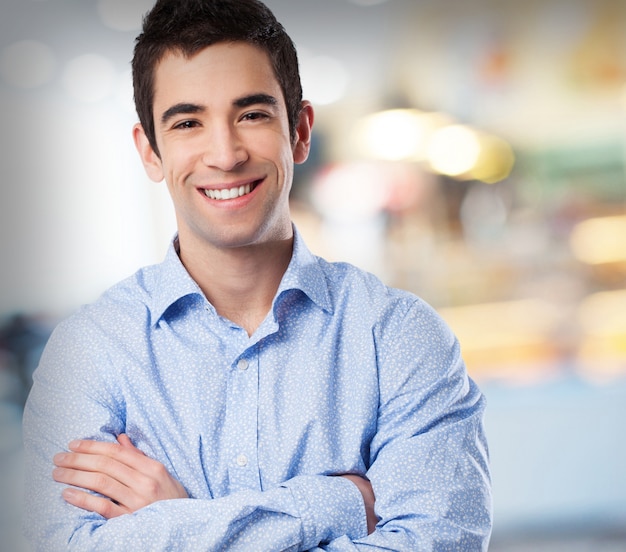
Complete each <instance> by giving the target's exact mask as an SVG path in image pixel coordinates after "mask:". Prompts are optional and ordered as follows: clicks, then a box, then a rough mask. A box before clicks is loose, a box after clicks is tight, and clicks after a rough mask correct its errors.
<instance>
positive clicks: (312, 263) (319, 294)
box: [150, 225, 332, 325]
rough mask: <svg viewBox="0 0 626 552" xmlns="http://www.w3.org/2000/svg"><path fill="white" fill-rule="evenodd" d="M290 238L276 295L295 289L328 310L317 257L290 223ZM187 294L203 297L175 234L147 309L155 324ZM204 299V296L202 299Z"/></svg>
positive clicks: (322, 274)
mask: <svg viewBox="0 0 626 552" xmlns="http://www.w3.org/2000/svg"><path fill="white" fill-rule="evenodd" d="M293 233H294V240H293V253H292V256H291V261H290V262H289V266H288V267H287V271H286V272H285V274H284V276H283V279H282V281H281V283H280V286H279V287H278V291H277V293H276V297H278V296H279V295H281V294H282V293H283V292H286V291H289V290H292V289H299V290H301V291H302V292H303V293H304V294H306V296H307V297H309V299H311V301H313V302H314V303H315V304H317V305H318V306H319V307H320V308H322V309H324V310H327V311H332V303H331V300H330V293H329V290H328V283H327V281H326V277H325V275H324V271H323V270H322V267H321V266H320V265H319V259H318V258H317V257H316V256H315V255H313V254H312V253H311V252H310V251H309V249H308V248H307V246H306V244H305V243H304V240H303V239H302V236H301V235H300V232H299V231H298V229H297V228H296V227H295V225H294V226H293ZM190 295H197V296H198V297H199V298H202V299H204V294H203V293H202V290H201V289H200V286H198V284H197V283H196V282H195V280H194V279H193V278H192V277H191V276H190V275H189V273H188V272H187V270H186V269H185V267H184V266H183V263H182V262H181V260H180V258H179V256H178V236H175V237H174V239H173V240H172V242H171V243H170V246H169V248H168V250H167V253H166V255H165V259H164V260H163V262H162V263H161V264H160V265H159V271H158V276H157V278H156V287H155V289H154V291H153V294H152V298H153V301H152V304H151V306H150V313H151V316H152V325H156V324H157V322H158V321H159V320H160V318H161V317H162V316H163V315H164V314H165V311H166V310H167V309H168V308H169V307H170V306H172V305H173V304H174V303H176V302H177V301H179V300H180V299H182V298H183V297H187V296H190ZM205 300H206V299H205Z"/></svg>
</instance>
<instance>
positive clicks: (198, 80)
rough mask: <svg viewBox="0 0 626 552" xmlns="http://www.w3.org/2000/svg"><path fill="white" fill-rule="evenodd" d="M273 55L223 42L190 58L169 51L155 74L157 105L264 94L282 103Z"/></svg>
mask: <svg viewBox="0 0 626 552" xmlns="http://www.w3.org/2000/svg"><path fill="white" fill-rule="evenodd" d="M280 90H281V89H280V85H279V83H278V79H277V78H276V76H275V73H274V69H273V67H272V64H271V62H270V58H269V55H268V54H267V52H265V51H264V50H262V49H261V48H259V47H257V46H254V45H253V44H248V43H245V42H233V43H230V42H221V43H218V44H214V45H211V46H207V47H206V48H204V49H202V50H200V51H198V52H197V53H195V54H193V55H191V56H186V55H185V54H183V53H182V52H180V51H177V50H176V51H169V52H167V53H166V54H165V56H164V57H163V58H162V59H161V61H160V62H159V63H158V64H157V66H156V69H155V74H154V105H155V108H157V106H159V105H161V106H162V104H163V103H171V102H173V101H181V100H184V101H196V102H197V101H200V100H202V99H203V98H204V100H205V101H208V100H209V99H211V100H212V101H218V100H220V99H228V98H231V99H232V98H237V97H240V96H241V95H242V94H243V95H245V94H249V93H259V92H264V93H268V94H272V95H274V96H275V97H276V99H277V100H279V101H282V93H281V91H280Z"/></svg>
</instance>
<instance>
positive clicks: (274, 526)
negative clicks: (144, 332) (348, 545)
mask: <svg viewBox="0 0 626 552" xmlns="http://www.w3.org/2000/svg"><path fill="white" fill-rule="evenodd" d="M91 342H93V340H92V341H91ZM94 353H95V354H94ZM103 355H105V353H104V351H94V350H93V348H92V349H91V350H90V351H87V350H86V348H85V347H84V346H82V345H81V337H80V335H79V334H78V333H77V332H75V331H70V332H68V331H67V330H66V329H60V330H58V331H55V332H54V334H53V336H52V337H51V339H50V341H49V343H48V345H47V347H46V350H45V352H44V355H43V357H42V361H41V364H40V367H39V368H38V370H37V371H36V376H35V381H34V384H33V388H32V391H31V394H30V396H29V399H28V402H27V405H26V408H25V413H24V448H25V459H26V466H25V474H26V477H25V490H26V495H25V506H26V508H25V512H24V514H25V515H24V523H25V528H24V529H25V533H26V535H27V537H28V539H29V541H30V542H31V544H32V546H33V549H34V550H37V551H39V550H40V551H44V550H45V551H46V552H50V551H51V552H56V551H61V550H80V551H82V550H93V551H98V550H102V551H117V550H124V551H125V550H129V549H130V550H151V551H159V550H177V551H178V550H180V551H194V552H197V551H202V550H206V551H216V550H232V551H246V552H247V551H250V550H259V551H276V550H286V551H297V550H307V549H311V548H314V547H316V546H318V545H320V544H321V543H324V542H332V541H333V540H337V539H338V538H340V537H341V536H343V535H347V536H348V538H350V539H358V538H359V537H362V536H364V535H366V534H367V525H366V520H365V511H364V507H363V500H362V498H361V494H360V492H359V491H358V489H357V488H356V487H355V486H354V485H353V484H352V483H351V482H350V481H348V480H346V479H343V478H341V477H330V476H321V475H301V476H297V477H294V478H293V479H291V480H289V481H286V482H284V483H283V484H281V485H279V486H277V487H275V488H272V489H269V490H266V491H263V492H261V491H252V490H251V491H241V492H237V493H233V494H231V495H229V496H226V497H222V498H216V499H213V500H205V499H177V500H165V501H160V502H156V503H153V504H152V505H150V506H147V507H145V508H142V509H141V510H138V511H137V512H135V513H134V514H129V515H123V516H119V517H116V518H113V519H110V520H105V519H104V518H103V517H101V516H100V515H98V514H95V513H92V512H88V511H85V510H81V509H79V508H76V507H74V506H71V505H69V504H67V503H66V502H65V501H64V500H63V499H62V497H61V491H62V489H63V488H64V487H65V486H64V485H61V484H59V483H57V482H55V481H54V480H53V479H52V469H53V467H54V466H53V463H52V457H53V456H54V454H56V453H57V452H60V451H62V450H67V449H66V447H67V444H68V443H69V441H70V440H72V439H74V438H87V439H99V440H109V441H113V440H114V439H115V436H116V435H118V434H119V433H121V432H123V430H124V420H123V416H124V415H123V411H124V407H123V404H121V399H120V398H119V396H118V393H117V391H116V389H115V387H114V386H115V383H114V380H115V378H107V377H106V361H105V356H103ZM94 356H95V357H99V358H100V362H99V363H98V362H94V360H93V359H94ZM68 358H72V361H71V362H68V361H67V359H68ZM61 359H64V360H61Z"/></svg>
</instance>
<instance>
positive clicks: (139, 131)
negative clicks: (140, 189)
mask: <svg viewBox="0 0 626 552" xmlns="http://www.w3.org/2000/svg"><path fill="white" fill-rule="evenodd" d="M133 140H134V141H135V147H136V148H137V151H138V152H139V157H140V158H141V162H142V163H143V167H144V169H145V171H146V174H147V175H148V177H149V178H150V180H152V181H154V182H161V181H162V180H163V178H164V175H163V164H162V163H161V158H160V157H159V156H158V155H157V154H156V152H155V151H154V150H153V149H152V146H151V145H150V142H149V141H148V137H147V136H146V133H145V131H144V130H143V127H142V126H141V125H140V124H139V123H137V124H136V125H135V126H134V127H133Z"/></svg>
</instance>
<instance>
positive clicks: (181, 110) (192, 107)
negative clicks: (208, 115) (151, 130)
mask: <svg viewBox="0 0 626 552" xmlns="http://www.w3.org/2000/svg"><path fill="white" fill-rule="evenodd" d="M203 111H205V108H204V107H202V106H201V105H197V104H192V103H178V104H175V105H173V106H172V107H170V108H169V109H166V110H165V111H164V112H163V115H161V125H166V124H167V122H168V121H169V120H170V119H172V118H173V117H176V115H181V114H184V115H191V114H193V113H202V112H203Z"/></svg>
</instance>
